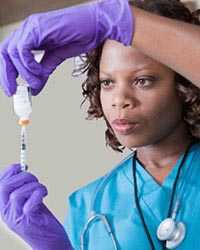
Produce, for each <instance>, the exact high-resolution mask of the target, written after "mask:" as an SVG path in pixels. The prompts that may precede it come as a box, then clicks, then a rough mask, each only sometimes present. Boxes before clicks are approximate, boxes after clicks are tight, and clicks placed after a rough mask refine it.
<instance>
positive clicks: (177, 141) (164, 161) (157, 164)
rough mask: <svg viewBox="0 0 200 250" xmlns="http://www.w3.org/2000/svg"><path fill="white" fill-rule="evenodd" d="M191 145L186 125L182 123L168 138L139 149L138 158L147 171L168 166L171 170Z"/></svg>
mask: <svg viewBox="0 0 200 250" xmlns="http://www.w3.org/2000/svg"><path fill="white" fill-rule="evenodd" d="M190 143H191V138H190V136H189V135H188V133H187V129H186V125H185V124H183V123H182V124H180V126H179V127H178V128H176V129H175V131H174V132H173V133H172V134H170V135H169V136H167V137H166V138H164V139H162V140H160V141H158V142H156V143H154V144H151V145H146V146H142V147H139V148H137V157H138V159H139V160H140V161H141V162H142V163H143V165H144V166H145V168H147V169H156V168H157V169H159V168H163V167H166V166H168V168H170V167H171V166H173V165H174V164H175V163H176V161H177V160H178V158H179V156H180V154H182V153H184V152H185V150H186V148H187V147H188V146H189V144H190Z"/></svg>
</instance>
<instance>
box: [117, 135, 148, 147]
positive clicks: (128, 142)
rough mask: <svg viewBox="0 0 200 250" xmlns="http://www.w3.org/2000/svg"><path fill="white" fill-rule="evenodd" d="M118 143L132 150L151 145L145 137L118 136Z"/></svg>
mask: <svg viewBox="0 0 200 250" xmlns="http://www.w3.org/2000/svg"><path fill="white" fill-rule="evenodd" d="M117 139H118V141H119V142H120V143H121V145H122V146H125V147H126V148H129V149H132V148H139V147H143V146H146V145H148V144H149V141H148V139H147V138H144V137H131V138H130V136H127V137H125V136H123V137H121V136H117Z"/></svg>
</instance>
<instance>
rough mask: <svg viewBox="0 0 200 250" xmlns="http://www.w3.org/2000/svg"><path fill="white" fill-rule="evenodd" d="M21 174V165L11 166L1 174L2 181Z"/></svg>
mask: <svg viewBox="0 0 200 250" xmlns="http://www.w3.org/2000/svg"><path fill="white" fill-rule="evenodd" d="M20 172H21V165H20V164H19V163H17V164H12V165H9V166H8V167H6V168H5V169H4V170H3V171H2V172H1V173H0V181H1V180H3V179H7V178H10V177H11V176H13V175H16V174H18V173H20Z"/></svg>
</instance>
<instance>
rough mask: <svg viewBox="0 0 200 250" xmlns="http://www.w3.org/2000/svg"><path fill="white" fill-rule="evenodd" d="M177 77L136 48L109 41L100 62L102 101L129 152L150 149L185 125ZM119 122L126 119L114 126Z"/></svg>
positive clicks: (107, 115)
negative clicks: (130, 150) (129, 149)
mask: <svg viewBox="0 0 200 250" xmlns="http://www.w3.org/2000/svg"><path fill="white" fill-rule="evenodd" d="M174 75H175V73H174V72H173V71H172V70H171V69H170V68H168V67H166V66H165V65H163V64H161V63H159V62H158V61H155V60H153V59H152V58H150V57H148V56H146V55H144V54H142V53H141V52H140V51H139V50H137V49H136V48H133V47H132V48H130V47H124V46H123V45H121V44H120V43H118V42H116V41H111V40H108V41H106V43H105V45H104V48H103V52H102V57H101V61H100V75H99V77H100V81H101V91H100V100H101V104H102V109H103V113H104V116H105V118H106V120H107V121H108V123H109V124H110V126H111V128H112V129H113V131H114V134H115V136H116V137H117V139H118V141H119V142H120V143H121V144H122V145H123V146H126V147H128V148H133V147H139V146H145V145H151V144H154V143H157V142H160V141H161V140H163V139H164V138H167V137H168V136H169V135H170V134H172V133H173V132H174V131H175V130H176V129H177V127H179V126H180V124H182V122H183V121H182V104H181V99H180V97H179V96H178V94H177V91H176V89H175V82H174ZM116 119H125V121H121V124H120V122H119V123H117V125H116V124H115V125H114V124H113V121H114V120H116Z"/></svg>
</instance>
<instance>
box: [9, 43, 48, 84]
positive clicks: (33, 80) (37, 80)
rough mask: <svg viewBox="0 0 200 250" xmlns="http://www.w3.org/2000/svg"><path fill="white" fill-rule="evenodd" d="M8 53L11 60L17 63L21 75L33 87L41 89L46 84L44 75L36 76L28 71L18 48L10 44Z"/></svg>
mask: <svg viewBox="0 0 200 250" xmlns="http://www.w3.org/2000/svg"><path fill="white" fill-rule="evenodd" d="M8 54H9V57H10V60H11V61H12V63H13V64H14V65H15V67H16V69H17V71H18V72H19V74H20V76H21V77H22V78H23V79H24V80H25V81H26V82H27V83H28V85H29V86H30V87H31V88H32V89H40V88H41V86H43V85H44V80H45V78H44V77H40V76H38V77H37V76H35V75H33V74H32V73H31V72H30V71H28V70H27V69H26V68H25V67H24V65H23V64H22V62H21V59H20V56H19V52H18V49H17V48H16V47H12V46H9V47H8Z"/></svg>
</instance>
